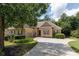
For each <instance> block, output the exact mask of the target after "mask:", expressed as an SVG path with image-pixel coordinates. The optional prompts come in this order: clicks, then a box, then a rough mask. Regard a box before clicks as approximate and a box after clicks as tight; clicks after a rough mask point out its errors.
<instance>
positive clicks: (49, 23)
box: [37, 21, 61, 29]
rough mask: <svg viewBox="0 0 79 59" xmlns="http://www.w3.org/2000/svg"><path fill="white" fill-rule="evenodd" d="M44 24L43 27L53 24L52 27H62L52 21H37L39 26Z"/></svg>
mask: <svg viewBox="0 0 79 59" xmlns="http://www.w3.org/2000/svg"><path fill="white" fill-rule="evenodd" d="M42 26H43V27H44V26H51V27H53V28H55V29H61V27H59V26H57V25H55V24H54V23H52V22H51V21H41V22H38V23H37V28H39V27H42Z"/></svg>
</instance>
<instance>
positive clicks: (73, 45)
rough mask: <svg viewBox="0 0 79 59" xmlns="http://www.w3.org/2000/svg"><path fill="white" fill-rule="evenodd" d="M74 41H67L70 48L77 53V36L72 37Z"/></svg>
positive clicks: (78, 50)
mask: <svg viewBox="0 0 79 59" xmlns="http://www.w3.org/2000/svg"><path fill="white" fill-rule="evenodd" d="M73 40H74V41H71V42H69V45H70V46H71V48H72V49H74V50H75V51H76V52H78V53H79V38H73Z"/></svg>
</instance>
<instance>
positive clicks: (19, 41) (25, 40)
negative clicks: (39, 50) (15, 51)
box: [15, 38, 33, 43]
mask: <svg viewBox="0 0 79 59" xmlns="http://www.w3.org/2000/svg"><path fill="white" fill-rule="evenodd" d="M31 41H33V39H32V38H27V39H22V40H15V43H26V42H31Z"/></svg>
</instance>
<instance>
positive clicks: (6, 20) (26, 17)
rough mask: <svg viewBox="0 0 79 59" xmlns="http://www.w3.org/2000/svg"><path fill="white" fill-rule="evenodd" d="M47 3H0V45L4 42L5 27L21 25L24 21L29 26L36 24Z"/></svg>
mask: <svg viewBox="0 0 79 59" xmlns="http://www.w3.org/2000/svg"><path fill="white" fill-rule="evenodd" d="M47 7H48V4H39V3H38V4H37V3H36V4H34V3H31V4H29V3H27V4H20V3H19V4H0V46H3V45H4V44H3V42H4V40H3V39H4V27H3V26H4V25H5V28H7V27H10V26H14V27H21V28H22V27H23V25H24V24H25V23H27V24H28V25H30V26H35V25H36V24H37V17H39V16H40V15H42V14H43V13H45V12H46V9H47Z"/></svg>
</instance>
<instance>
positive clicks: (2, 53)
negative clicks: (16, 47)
mask: <svg viewBox="0 0 79 59" xmlns="http://www.w3.org/2000/svg"><path fill="white" fill-rule="evenodd" d="M0 56H4V50H3V49H2V48H0Z"/></svg>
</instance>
